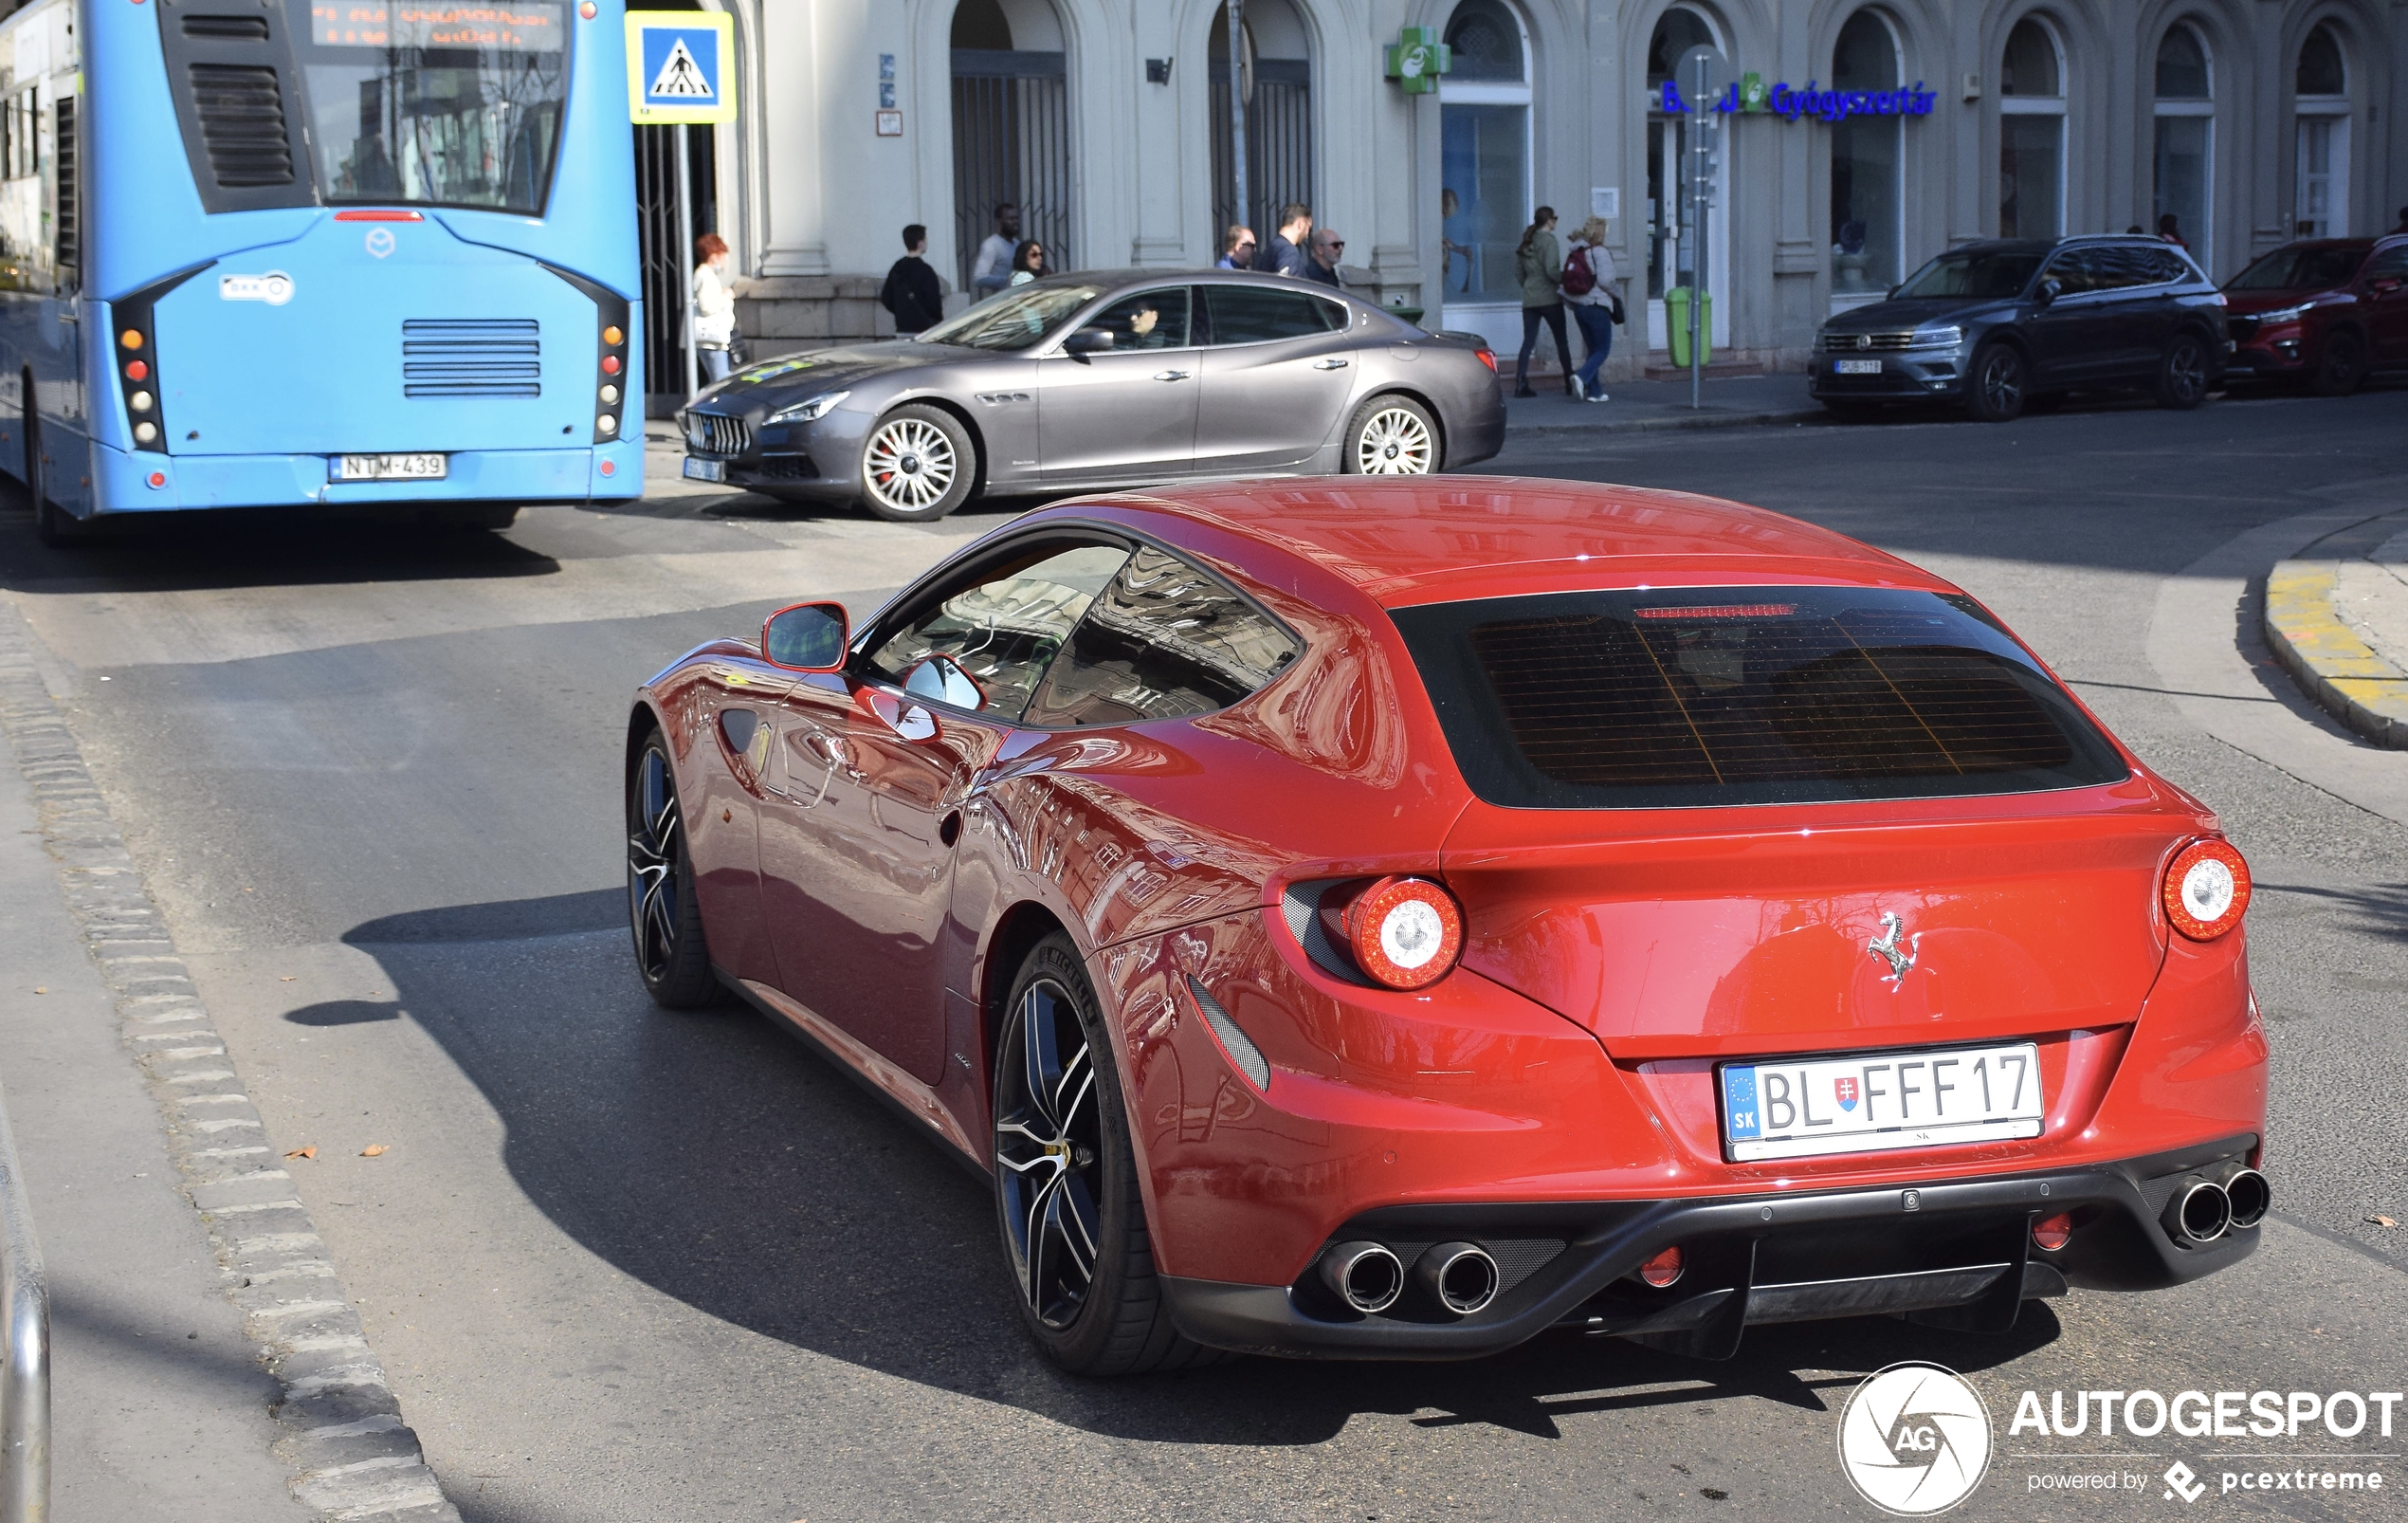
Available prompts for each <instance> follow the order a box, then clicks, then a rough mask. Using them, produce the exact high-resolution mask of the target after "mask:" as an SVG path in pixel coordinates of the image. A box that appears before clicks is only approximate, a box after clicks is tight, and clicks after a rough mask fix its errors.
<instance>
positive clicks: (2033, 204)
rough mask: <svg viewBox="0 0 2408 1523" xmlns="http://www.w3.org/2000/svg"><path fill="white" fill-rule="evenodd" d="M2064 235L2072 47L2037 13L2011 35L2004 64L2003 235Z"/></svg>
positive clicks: (2000, 92) (2000, 122)
mask: <svg viewBox="0 0 2408 1523" xmlns="http://www.w3.org/2000/svg"><path fill="white" fill-rule="evenodd" d="M2064 230H2065V49H2064V47H2063V46H2060V45H2059V44H2058V42H2057V34H2056V32H2055V30H2054V29H2052V28H2051V27H2050V26H2049V24H2048V23H2047V22H2045V21H2043V20H2041V19H2040V18H2039V17H2037V16H2026V17H2024V18H2023V19H2022V20H2021V21H2018V22H2016V24H2015V29H2014V30H2013V31H2010V32H2008V33H2007V47H2006V52H2005V54H2004V56H2003V57H2001V58H2000V60H1999V63H1998V236H1999V237H2001V238H2054V237H2056V236H2057V235H2058V234H2059V233H2061V232H2063V231H2064Z"/></svg>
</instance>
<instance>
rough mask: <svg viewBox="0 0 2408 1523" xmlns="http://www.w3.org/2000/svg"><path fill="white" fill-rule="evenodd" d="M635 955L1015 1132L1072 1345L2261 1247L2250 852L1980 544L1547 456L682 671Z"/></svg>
mask: <svg viewBox="0 0 2408 1523" xmlns="http://www.w3.org/2000/svg"><path fill="white" fill-rule="evenodd" d="M627 779H628V791H627V798H628V829H629V901H630V908H631V910H632V914H633V921H634V939H635V952H636V960H637V964H638V967H639V969H640V971H641V973H642V976H643V980H644V982H645V985H646V987H647V988H648V989H649V990H650V992H651V994H652V996H653V998H654V999H655V1000H658V1001H659V1002H661V1003H662V1004H664V1005H668V1006H672V1007H677V1006H687V1005H695V1004H701V1003H703V1002H705V1001H707V1000H712V999H714V998H717V997H718V996H719V995H720V993H721V991H722V990H732V991H734V992H735V993H737V994H738V995H740V996H741V997H742V998H743V999H745V1000H749V1001H751V1002H752V1003H753V1004H755V1005H757V1006H758V1007H759V1008H760V1009H762V1010H763V1011H765V1012H767V1013H769V1014H770V1015H772V1016H775V1017H776V1018H779V1019H780V1020H782V1021H784V1022H787V1023H789V1024H791V1025H792V1026H793V1027H794V1028H795V1029H796V1030H797V1031H799V1032H800V1033H801V1034H803V1035H804V1036H805V1037H808V1038H810V1039H811V1040H812V1042H814V1043H815V1044H816V1045H818V1046H819V1047H820V1048H822V1049H824V1050H825V1051H826V1052H827V1053H828V1054H829V1055H831V1056H832V1057H833V1058H834V1059H835V1060H836V1061H838V1062H839V1063H841V1064H843V1065H845V1066H846V1067H848V1069H850V1070H851V1071H852V1072H853V1073H856V1074H857V1075H858V1076H859V1077H860V1078H861V1079H862V1080H863V1081H864V1082H866V1083H867V1085H868V1086H869V1087H870V1088H871V1089H872V1090H874V1091H875V1092H878V1093H880V1094H883V1095H885V1096H886V1097H887V1098H888V1099H890V1100H891V1101H892V1102H894V1104H896V1105H897V1106H898V1107H900V1108H901V1110H903V1112H904V1113H905V1114H907V1115H909V1116H912V1117H914V1118H917V1120H918V1121H919V1122H920V1123H921V1124H923V1125H925V1126H926V1127H927V1128H929V1129H930V1130H931V1131H933V1132H934V1133H935V1134H936V1135H937V1137H938V1138H939V1139H941V1141H942V1144H943V1145H944V1146H945V1147H948V1148H951V1149H953V1150H955V1151H957V1152H958V1154H959V1155H960V1158H961V1159H962V1161H963V1162H965V1163H966V1164H968V1165H970V1166H971V1167H972V1168H974V1169H975V1170H976V1172H977V1173H978V1174H979V1175H981V1176H982V1177H989V1178H992V1180H993V1182H994V1197H995V1207H996V1218H997V1226H998V1229H999V1234H1000V1237H1001V1239H1002V1248H1003V1257H1004V1260H1005V1263H1006V1264H1007V1265H1008V1266H1009V1270H1010V1273H1011V1275H1012V1278H1013V1279H1014V1281H1015V1282H1016V1283H1017V1285H1018V1288H1019V1305H1020V1307H1021V1310H1022V1311H1023V1312H1024V1313H1025V1320H1026V1322H1027V1325H1028V1327H1029V1329H1030V1330H1031V1333H1032V1334H1033V1335H1034V1337H1035V1338H1036V1340H1037V1341H1038V1342H1039V1343H1040V1344H1041V1345H1042V1346H1043V1347H1044V1349H1045V1350H1046V1352H1047V1353H1048V1354H1049V1356H1050V1357H1051V1358H1053V1359H1054V1360H1055V1361H1057V1362H1058V1363H1060V1364H1061V1365H1063V1366H1064V1367H1067V1368H1069V1369H1073V1370H1079V1371H1086V1372H1090V1373H1098V1374H1101V1373H1107V1372H1115V1371H1130V1370H1142V1369H1159V1368H1166V1367H1177V1366H1179V1365H1182V1364H1186V1363H1191V1362H1194V1361H1196V1360H1199V1359H1202V1358H1206V1357H1209V1356H1210V1355H1211V1353H1212V1351H1213V1350H1216V1349H1236V1350H1244V1351H1248V1352H1256V1353H1269V1354H1297V1355H1325V1356H1341V1357H1364V1356H1370V1357H1379V1356H1386V1357H1409V1358H1430V1357H1437V1358H1448V1357H1463V1356H1469V1355H1477V1354H1484V1353H1488V1352H1492V1351H1494V1350H1497V1349H1505V1348H1507V1347H1510V1346H1512V1345H1514V1344H1518V1343H1520V1342H1522V1341H1523V1340H1524V1339H1526V1338H1529V1337H1531V1336H1533V1335H1534V1334H1537V1333H1539V1332H1541V1331H1543V1330H1547V1329H1550V1328H1564V1329H1572V1330H1583V1331H1587V1332H1592V1333H1600V1334H1609V1335H1616V1336H1622V1337H1630V1338H1637V1339H1641V1340H1644V1341H1647V1342H1649V1343H1650V1344H1652V1345H1655V1346H1658V1347H1662V1348H1667V1349H1676V1350H1680V1351H1684V1352H1687V1353H1689V1354H1693V1355H1698V1356H1704V1357H1724V1356H1728V1355H1729V1354H1731V1353H1732V1352H1733V1351H1734V1350H1735V1349H1737V1348H1738V1346H1739V1343H1740V1339H1741V1336H1742V1332H1743V1331H1744V1330H1745V1329H1746V1328H1747V1327H1748V1326H1749V1325H1750V1324H1758V1323H1769V1322H1785V1321H1797V1320H1806V1319H1813V1318H1821V1317H1844V1316H1858V1315H1865V1314H1869V1313H1875V1312H1888V1313H1905V1314H1908V1315H1910V1316H1912V1317H1913V1318H1915V1319H1917V1320H1919V1321H1923V1322H1926V1323H1932V1324H1937V1325H1941V1326H1944V1327H1950V1328H1958V1329H1971V1330H2004V1329H2006V1328H2008V1327H2009V1326H2010V1325H2012V1324H2013V1323H2014V1321H2015V1320H2016V1313H2017V1312H2018V1310H2019V1308H2020V1307H2021V1305H2022V1303H2023V1301H2024V1300H2026V1299H2027V1298H2030V1297H2034V1296H2045V1295H2060V1294H2065V1292H2066V1291H2067V1290H2068V1288H2069V1287H2081V1288H2097V1289H2112V1290H2142V1289H2148V1288H2152V1287H2158V1286H2165V1285H2172V1284H2176V1283H2179V1282H2180V1281H2184V1280H2188V1279H2192V1278H2195V1277H2197V1276H2198V1275H2205V1274H2208V1273H2211V1272H2213V1271H2215V1270H2217V1269H2220V1268H2223V1267H2224V1266H2226V1265H2228V1264H2231V1263H2233V1262H2235V1261H2236V1260H2237V1259H2239V1258H2240V1257H2243V1256H2244V1255H2246V1254H2248V1253H2249V1252H2250V1251H2251V1250H2252V1249H2253V1248H2254V1247H2255V1246H2256V1244H2257V1239H2258V1237H2259V1231H2258V1224H2259V1222H2260V1221H2261V1220H2263V1218H2264V1217H2265V1214H2266V1210H2267V1204H2268V1186H2267V1182H2266V1179H2265V1177H2264V1176H2263V1175H2262V1174H2260V1173H2259V1172H2258V1164H2259V1161H2260V1149H2261V1147H2262V1143H2263V1132H2264V1126H2265V1118H2266V1076H2267V1045H2266V1040H2265V1037H2264V1033H2263V1030H2262V1028H2261V1025H2260V1023H2259V1019H2258V1013H2257V1008H2256V1004H2255V1001H2254V1000H2253V996H2252V993H2251V990H2250V983H2249V974H2248V960H2247V955H2246V951H2245V945H2244V937H2243V934H2242V931H2241V918H2242V915H2243V913H2244V912H2245V911H2246V909H2247V908H2248V906H2249V897H2250V876H2249V869H2248V866H2247V865H2246V864H2245V863H2244V862H2243V861H2242V859H2241V856H2240V854H2239V853H2237V852H2235V850H2234V849H2233V848H2232V846H2231V845H2229V844H2228V843H2227V842H2226V841H2225V839H2224V838H2223V836H2222V835H2221V834H2220V833H2219V831H2218V829H2217V825H2216V817H2215V816H2214V815H2213V814H2211V813H2210V812H2209V811H2208V810H2207V809H2206V808H2205V806H2203V805H2201V804H2200V803H2199V802H2198V800H2197V799H2195V798H2191V797H2190V796H2188V795H2187V794H2185V793H2183V792H2182V791H2181V790H2180V788H2177V787H2175V786H2174V785H2173V784H2172V783H2170V782H2168V781H2166V780H2164V779H2162V778H2161V777H2159V776H2157V775H2156V774H2155V773H2153V772H2151V771H2150V770H2149V769H2148V768H2147V766H2145V765H2144V764H2143V762H2141V761H2140V760H2139V759H2138V758H2136V757H2134V756H2133V755H2132V754H2131V753H2130V752H2129V751H2127V750H2125V748H2124V747H2123V746H2122V745H2121V744H2119V743H2117V742H2116V741H2115V740H2114V738H2113V737H2111V736H2109V735H2108V734H2107V732H2106V730H2104V729H2103V728H2102V727H2101V726H2100V725H2099V724H2098V722H2097V720H2096V719H2094V718H2093V717H2092V716H2091V715H2090V714H2089V712H2088V711H2087V710H2086V709H2085V708H2084V707H2083V706H2082V704H2081V703H2080V702H2079V701H2078V700H2077V699H2075V698H2074V697H2073V696H2072V695H2071V693H2070V692H2068V691H2067V690H2066V688H2064V687H2062V686H2061V685H2060V684H2059V683H2058V682H2057V681H2056V679H2055V678H2054V677H2053V676H2052V675H2051V674H2050V672H2049V670H2047V668H2046V667H2045V666H2043V665H2042V664H2041V662H2040V661H2039V660H2038V659H2037V658H2036V657H2035V656H2034V655H2033V653H2032V652H2031V651H2029V650H2027V649H2026V648H2025V647H2024V646H2023V645H2022V644H2021V643H2020V642H2019V641H2017V640H2016V637H2015V636H2014V635H2013V634H2011V633H2008V631H2007V630H2006V629H2005V627H2004V626H2003V625H2001V624H2000V623H1999V622H1998V619H1997V618H1996V617H1994V616H1993V615H1991V614H1990V613H1989V612H1988V611H1987V610H1986V609H1984V608H1983V607H1982V606H1981V605H1980V604H1979V602H1977V601H1975V600H1974V599H1973V598H1971V597H1969V596H1966V595H1965V594H1963V593H1962V592H1961V591H1959V590H1958V589H1956V588H1955V587H1952V586H1950V585H1949V584H1948V583H1946V582H1944V581H1942V580H1940V579H1939V578H1936V577H1933V576H1931V575H1929V574H1927V573H1925V572H1923V571H1920V570H1918V569H1916V568H1915V567H1914V566H1912V565H1909V564H1907V563H1906V562H1905V561H1903V560H1897V559H1895V558H1893V557H1891V556H1888V555H1885V554H1883V553H1882V552H1880V551H1878V550H1874V549H1871V548H1870V547H1869V546H1866V545H1863V544H1860V543H1857V542H1856V541H1852V540H1848V539H1845V538H1843V537H1841V536H1839V535H1836V534H1832V533H1828V532H1826V531H1824V530H1822V529H1818V528H1815V527H1814V526H1813V525H1811V524H1807V523H1799V522H1797V521H1796V520H1794V519H1788V518H1783V517H1781V516H1779V515H1778V514H1774V513H1768V512H1764V511H1761V510H1760V509H1757V508H1752V507H1746V506H1742V505H1738V504H1734V503H1726V502H1719V501H1715V500H1712V499H1708V498H1702V497H1692V496H1687V495H1683V494H1680V493H1676V492H1665V491H1650V490H1638V489H1633V488H1627V487H1613V486H1583V485H1577V484H1571V483H1564V482H1550V481H1518V480H1509V479H1484V480H1469V479H1452V480H1450V479H1444V478H1441V479H1436V480H1427V481H1423V480H1416V481H1410V482H1405V481H1400V482H1396V483H1385V482H1379V481H1376V480H1347V481H1344V482H1334V481H1333V482H1321V481H1304V482H1288V483H1280V482H1246V483H1225V484H1215V485H1210V486H1195V487H1190V488H1180V489H1177V490H1171V491H1165V492H1161V493H1157V494H1153V495H1143V496H1108V497H1096V498H1089V499H1085V500H1082V501H1072V502H1064V503H1058V504H1055V505H1051V506H1049V507H1046V508H1044V509H1042V510H1039V511H1036V512H1032V513H1030V514H1028V515H1026V516H1024V517H1021V518H1018V519H1016V520H1014V521H1013V522H1012V523H1010V524H1009V525H1008V526H1006V527H1004V528H1001V529H999V530H997V531H996V532H995V533H994V534H991V535H989V536H987V537H986V538H985V539H983V540H981V541H978V542H977V543H976V544H974V545H972V546H970V547H968V548H967V549H964V550H962V551H960V552H959V553H958V554H957V555H955V556H953V557H952V558H951V559H950V560H946V561H945V562H944V563H943V564H942V565H940V566H939V567H938V568H937V569H936V570H935V571H933V572H931V573H929V574H928V575H927V576H926V577H924V578H921V581H920V582H919V583H918V584H917V585H915V586H913V587H912V588H911V589H910V590H909V591H907V592H905V593H903V595H902V596H899V597H897V598H895V599H894V600H893V601H892V602H890V603H888V604H887V605H886V606H885V608H884V609H882V610H880V611H879V612H878V613H877V614H875V615H872V616H870V617H869V618H868V619H867V621H866V622H864V623H862V624H860V625H858V626H854V625H850V624H848V620H847V617H846V614H845V611H844V610H843V608H842V607H840V606H839V605H836V604H832V603H805V604H799V605H797V606H795V607H793V608H789V609H785V610H783V611H781V612H779V613H777V614H775V615H772V616H771V618H770V619H769V621H768V623H767V625H766V627H765V628H764V629H763V631H762V633H761V638H760V640H759V642H758V643H757V644H756V643H754V642H752V641H749V640H735V639H723V640H718V641H715V642H713V643H711V644H708V645H704V646H702V647H701V648H699V649H697V650H696V651H692V652H691V653H690V654H688V655H686V656H684V657H683V658H681V659H680V660H679V661H678V662H677V663H676V664H674V665H673V666H671V667H669V668H668V670H666V671H663V672H662V673H661V674H660V675H659V676H657V677H654V678H653V679H652V680H651V681H650V682H648V683H647V684H645V686H644V688H642V690H641V692H640V693H639V694H638V697H637V701H636V704H635V707H634V712H633V715H632V717H631V720H630V723H629V728H628V742H627Z"/></svg>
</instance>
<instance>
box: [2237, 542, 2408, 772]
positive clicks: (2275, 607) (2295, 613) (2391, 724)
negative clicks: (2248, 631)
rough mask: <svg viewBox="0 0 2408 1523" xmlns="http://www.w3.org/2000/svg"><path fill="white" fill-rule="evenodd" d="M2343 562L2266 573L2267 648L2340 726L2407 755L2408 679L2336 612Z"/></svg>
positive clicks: (2301, 563)
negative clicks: (2336, 596) (2337, 588)
mask: <svg viewBox="0 0 2408 1523" xmlns="http://www.w3.org/2000/svg"><path fill="white" fill-rule="evenodd" d="M2340 581H2341V563H2340V562H2339V561H2338V560H2280V561H2277V562H2275V564H2274V569H2273V570H2271V571H2270V572H2268V573H2267V574H2266V618H2265V622H2266V644H2267V647H2268V649H2270V650H2271V651H2273V653H2274V659H2275V660H2276V661H2277V662H2279V663H2280V664H2281V665H2282V668H2283V670H2286V671H2288V672H2289V673H2290V674H2291V676H2292V677H2293V678H2295V679H2296V680H2297V681H2298V683H2299V685H2300V687H2301V688H2305V689H2307V692H2308V696H2309V697H2311V698H2313V699H2315V700H2316V702H2317V703H2318V704H2320V705H2322V706H2324V708H2325V709H2326V711H2327V712H2328V713H2330V714H2331V715H2332V716H2333V717H2334V718H2335V719H2338V720H2340V721H2341V722H2342V723H2343V724H2344V725H2348V726H2349V727H2350V728H2351V729H2353V730H2355V731H2357V732H2358V733H2359V734H2361V735H2362V736H2364V737H2365V738H2366V739H2368V740H2370V741H2372V742H2374V743H2376V744H2377V745H2383V746H2389V747H2391V748H2393V749H2395V750H2408V672H2403V671H2401V670H2399V668H2398V667H2395V666H2393V665H2392V664H2391V663H2390V662H2388V661H2386V660H2384V659H2383V658H2382V657H2381V656H2380V655H2378V654H2376V653H2375V651H2373V650H2372V649H2370V648H2369V647H2368V646H2367V644H2366V642H2365V641H2363V640H2362V639H2360V638H2359V637H2358V634H2357V633H2356V632H2355V631H2353V630H2352V629H2350V627H2349V626H2348V625H2347V624H2346V623H2344V622H2343V620H2342V617H2341V615H2340V614H2339V613H2338V612H2337V611H2336V610H2335V609H2334V607H2333V595H2334V590H2335V588H2336V587H2338V586H2339V584H2340Z"/></svg>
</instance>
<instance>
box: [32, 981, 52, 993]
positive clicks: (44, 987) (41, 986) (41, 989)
mask: <svg viewBox="0 0 2408 1523" xmlns="http://www.w3.org/2000/svg"><path fill="white" fill-rule="evenodd" d="M33 992H34V993H36V994H48V993H49V992H50V986H49V985H48V984H46V983H37V984H35V985H34V986H33Z"/></svg>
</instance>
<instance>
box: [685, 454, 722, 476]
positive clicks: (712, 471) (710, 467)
mask: <svg viewBox="0 0 2408 1523" xmlns="http://www.w3.org/2000/svg"><path fill="white" fill-rule="evenodd" d="M685 474H686V475H687V476H688V477H689V478H691V479H693V480H695V481H725V480H727V462H726V461H724V460H697V459H695V458H694V457H693V456H692V455H687V456H686V457H685Z"/></svg>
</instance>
